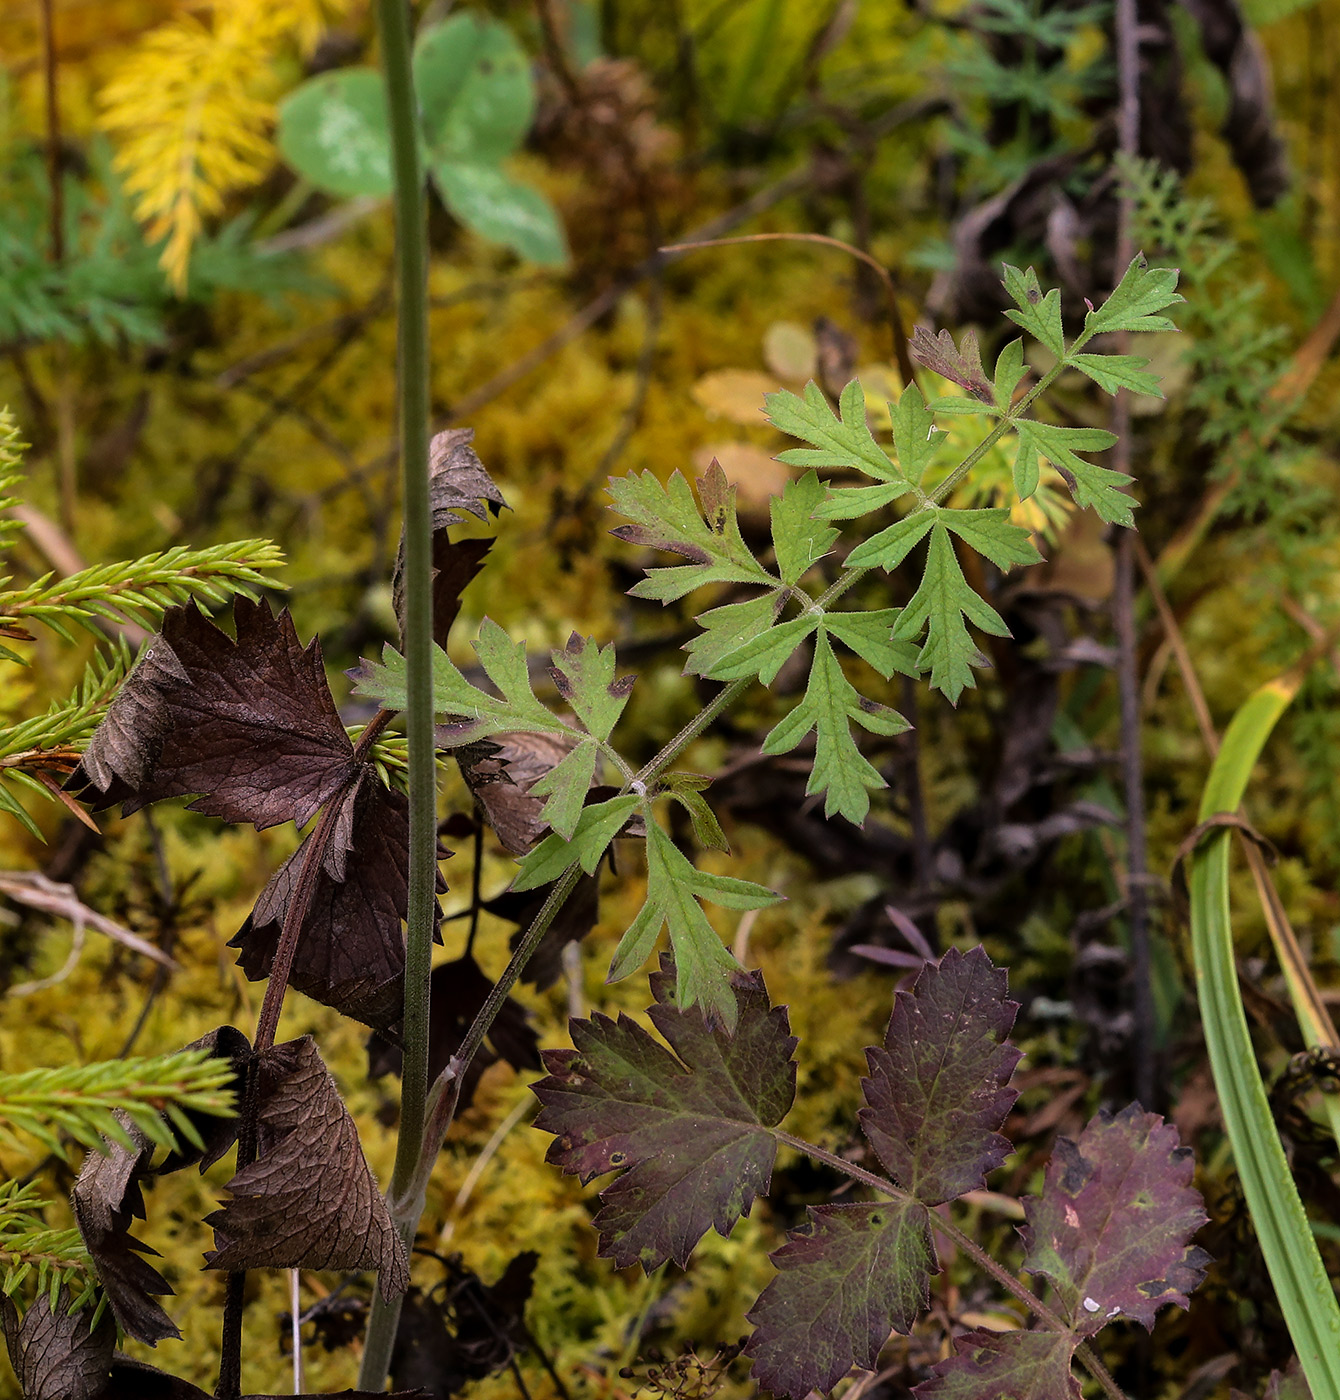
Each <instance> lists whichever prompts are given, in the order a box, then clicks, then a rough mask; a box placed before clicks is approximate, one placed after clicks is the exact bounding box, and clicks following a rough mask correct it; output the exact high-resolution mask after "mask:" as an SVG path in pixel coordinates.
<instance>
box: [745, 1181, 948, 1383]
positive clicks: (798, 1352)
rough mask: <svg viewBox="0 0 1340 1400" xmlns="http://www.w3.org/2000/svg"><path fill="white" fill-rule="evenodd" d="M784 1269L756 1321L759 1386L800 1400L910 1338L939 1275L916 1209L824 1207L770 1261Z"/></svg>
mask: <svg viewBox="0 0 1340 1400" xmlns="http://www.w3.org/2000/svg"><path fill="white" fill-rule="evenodd" d="M772 1262H773V1263H774V1264H776V1265H777V1268H778V1270H779V1271H780V1272H779V1273H778V1275H777V1277H776V1278H775V1279H773V1281H772V1282H771V1283H770V1284H769V1285H768V1286H767V1287H766V1288H765V1289H764V1290H763V1293H762V1296H761V1297H760V1298H759V1300H758V1302H757V1303H755V1304H754V1307H753V1310H752V1311H751V1312H750V1313H749V1321H750V1322H752V1323H753V1324H754V1328H755V1331H754V1335H753V1336H752V1337H750V1339H749V1342H748V1345H746V1347H745V1354H746V1355H748V1356H749V1357H751V1358H752V1359H753V1363H754V1379H755V1380H756V1381H758V1383H759V1384H760V1385H762V1386H764V1387H765V1388H766V1389H768V1390H771V1391H773V1392H774V1393H775V1394H777V1395H787V1396H791V1397H794V1400H800V1397H801V1396H804V1395H807V1394H809V1392H810V1391H811V1390H820V1391H828V1390H831V1389H832V1388H833V1386H834V1385H836V1384H837V1382H838V1381H840V1380H841V1379H842V1377H843V1376H845V1375H846V1374H847V1372H848V1371H850V1370H851V1368H852V1367H853V1366H862V1367H865V1368H866V1369H871V1370H872V1369H874V1366H875V1359H876V1357H878V1355H879V1350H880V1348H881V1347H882V1346H883V1345H884V1343H885V1342H886V1341H887V1340H888V1336H889V1332H890V1330H896V1331H899V1332H904V1333H906V1332H910V1331H911V1329H912V1323H913V1322H914V1321H915V1320H916V1316H917V1314H918V1313H919V1312H920V1311H921V1310H922V1309H923V1308H925V1307H926V1306H927V1304H928V1303H929V1302H930V1276H931V1274H933V1273H938V1272H939V1267H938V1265H937V1263H936V1259H935V1248H934V1246H933V1244H932V1243H931V1232H930V1216H929V1214H928V1212H927V1210H926V1207H925V1206H923V1205H921V1204H920V1203H919V1202H917V1201H879V1202H877V1203H874V1204H870V1205H851V1206H818V1207H812V1208H811V1209H810V1212H809V1223H808V1224H806V1225H802V1226H801V1227H800V1228H799V1229H798V1230H793V1231H792V1232H791V1234H790V1236H789V1238H788V1239H787V1242H786V1243H785V1244H784V1245H783V1246H782V1247H781V1249H779V1250H777V1251H776V1252H775V1253H774V1254H773V1256H772Z"/></svg>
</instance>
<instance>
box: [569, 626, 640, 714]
mask: <svg viewBox="0 0 1340 1400" xmlns="http://www.w3.org/2000/svg"><path fill="white" fill-rule="evenodd" d="M549 674H550V675H551V676H552V677H553V680H554V685H555V686H557V687H558V693H559V694H560V695H561V696H562V697H563V699H564V700H566V701H567V702H568V704H569V705H571V706H572V708H573V712H574V713H575V714H576V716H577V718H578V719H579V720H581V722H582V723H583V724H584V725H585V726H586V729H587V732H588V733H589V734H592V735H593V736H594V737H595V738H597V739H608V738H609V736H610V731H611V730H612V729H613V728H614V726H615V725H616V724H617V723H618V722H619V716H620V715H621V714H623V707H624V706H625V705H626V704H627V703H628V694H629V692H630V691H631V690H632V688H633V680H634V678H633V677H632V676H623V677H621V678H620V679H618V680H616V679H615V677H614V645H613V643H611V644H610V645H609V646H605V647H602V646H597V645H594V644H593V643H591V642H590V640H589V639H588V638H585V637H583V636H581V635H580V633H577V632H574V633H573V634H572V635H571V636H570V637H569V638H568V644H567V646H566V647H565V648H564V649H563V650H562V651H556V652H555V653H554V664H553V666H552V667H551V668H550V670H549Z"/></svg>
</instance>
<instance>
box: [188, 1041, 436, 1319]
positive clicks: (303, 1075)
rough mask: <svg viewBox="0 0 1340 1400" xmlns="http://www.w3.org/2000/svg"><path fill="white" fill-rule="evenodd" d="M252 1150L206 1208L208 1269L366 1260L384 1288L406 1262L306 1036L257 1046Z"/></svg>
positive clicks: (403, 1280) (397, 1280) (399, 1287)
mask: <svg viewBox="0 0 1340 1400" xmlns="http://www.w3.org/2000/svg"><path fill="white" fill-rule="evenodd" d="M254 1073H255V1075H256V1081H257V1088H256V1095H257V1100H258V1103H259V1114H258V1122H257V1149H258V1156H257V1160H256V1161H255V1162H253V1163H252V1164H251V1165H250V1166H247V1167H243V1168H242V1170H241V1171H239V1172H238V1173H237V1175H236V1176H234V1177H233V1179H232V1180H231V1181H230V1182H229V1183H228V1188H227V1189H228V1190H229V1192H231V1194H232V1199H231V1200H230V1201H229V1202H228V1203H227V1204H226V1205H225V1206H224V1207H223V1209H222V1210H217V1211H215V1212H214V1213H213V1214H212V1215H209V1216H207V1217H206V1221H205V1223H206V1224H208V1225H212V1226H213V1227H214V1242H215V1244H216V1245H217V1248H216V1250H215V1251H214V1252H213V1253H212V1254H207V1255H206V1256H205V1258H206V1267H208V1268H211V1269H257V1268H268V1269H298V1268H303V1269H374V1270H376V1271H377V1272H378V1273H379V1274H380V1276H381V1284H380V1286H381V1288H382V1289H383V1290H384V1291H385V1293H386V1294H387V1296H389V1297H394V1296H395V1295H396V1294H398V1293H401V1292H403V1291H404V1289H405V1286H406V1284H407V1283H408V1282H409V1263H408V1261H407V1259H406V1257H405V1247H404V1245H403V1244H401V1242H400V1236H399V1235H398V1234H397V1233H396V1229H395V1226H394V1224H393V1223H392V1221H391V1215H390V1212H389V1211H388V1210H387V1208H386V1201H385V1199H384V1198H383V1196H382V1193H381V1191H380V1190H379V1189H378V1186H377V1181H376V1178H375V1177H374V1176H373V1175H372V1172H371V1171H370V1170H369V1169H368V1164H367V1162H366V1161H365V1160H364V1157H363V1149H362V1147H361V1146H360V1145H359V1141H358V1129H357V1128H355V1127H354V1120H353V1119H352V1118H350V1116H349V1113H348V1110H347V1109H346V1108H345V1106H344V1104H343V1102H342V1101H341V1099H340V1095H339V1091H338V1090H337V1089H336V1088H335V1082H334V1080H332V1079H331V1077H330V1071H329V1070H327V1069H326V1066H325V1064H324V1062H323V1061H322V1059H321V1054H320V1052H319V1051H318V1050H317V1048H316V1042H315V1041H313V1039H312V1038H311V1036H303V1037H302V1039H301V1040H290V1041H288V1042H286V1043H285V1044H283V1045H276V1046H274V1047H273V1048H272V1049H270V1050H266V1051H264V1052H263V1053H262V1054H261V1055H260V1056H259V1057H258V1058H257V1063H256V1068H255V1071H254Z"/></svg>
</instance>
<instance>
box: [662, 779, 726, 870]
mask: <svg viewBox="0 0 1340 1400" xmlns="http://www.w3.org/2000/svg"><path fill="white" fill-rule="evenodd" d="M711 782H712V780H711V778H709V777H707V776H706V775H705V774H703V773H667V774H666V776H665V777H664V778H662V779H661V790H662V791H663V792H664V793H665V794H666V795H667V796H669V797H671V798H673V799H674V800H675V801H676V802H678V803H679V805H680V806H681V807H683V809H684V810H685V811H686V812H687V813H688V814H689V820H690V821H691V822H692V823H693V839H694V840H695V841H696V842H697V843H698V844H699V845H700V846H701V847H702V848H703V850H705V851H725V852H726V853H727V854H729V853H730V842H729V841H727V840H726V833H725V832H724V831H722V829H721V823H720V822H719V821H718V820H717V815H716V813H715V812H714V811H713V810H712V809H711V808H710V807H709V806H708V805H707V799H706V798H705V797H704V796H703V792H704V791H705V789H707V788H708V787H709V786H710V785H711Z"/></svg>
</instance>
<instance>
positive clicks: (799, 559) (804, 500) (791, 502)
mask: <svg viewBox="0 0 1340 1400" xmlns="http://www.w3.org/2000/svg"><path fill="white" fill-rule="evenodd" d="M826 494H827V492H826V489H825V487H824V484H823V482H821V481H820V480H819V478H818V476H817V475H816V474H815V473H814V472H812V471H809V472H806V473H805V475H804V476H802V477H801V478H800V480H799V481H788V482H787V484H786V486H785V488H784V489H783V491H782V494H781V495H780V496H774V497H773V498H772V505H771V513H772V544H773V548H774V550H775V551H776V553H777V571H778V573H779V574H780V575H781V579H782V582H783V583H786V584H795V583H797V582H799V580H800V577H801V575H802V574H804V573H805V572H806V570H808V569H810V568H811V567H812V566H813V565H815V564H817V563H818V562H819V560H820V559H822V558H823V557H824V555H825V554H827V553H828V551H829V550H830V549H831V548H832V547H833V541H834V540H835V539H837V537H838V532H837V531H836V530H831V529H829V528H828V527H827V526H826V525H823V524H821V523H820V522H819V521H817V520H815V519H814V512H815V510H816V509H817V508H818V507H819V506H820V505H821V504H822V503H823V500H824V497H825V495H826Z"/></svg>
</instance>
